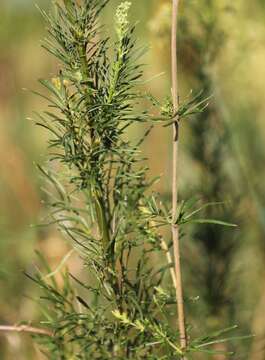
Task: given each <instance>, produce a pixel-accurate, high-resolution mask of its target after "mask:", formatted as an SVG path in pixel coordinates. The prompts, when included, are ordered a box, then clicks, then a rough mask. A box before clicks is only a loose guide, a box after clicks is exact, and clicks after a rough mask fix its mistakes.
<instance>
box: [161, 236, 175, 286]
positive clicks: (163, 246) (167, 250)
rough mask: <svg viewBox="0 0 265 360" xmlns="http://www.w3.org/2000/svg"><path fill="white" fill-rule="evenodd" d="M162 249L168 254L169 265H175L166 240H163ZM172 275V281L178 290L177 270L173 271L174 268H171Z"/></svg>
mask: <svg viewBox="0 0 265 360" xmlns="http://www.w3.org/2000/svg"><path fill="white" fill-rule="evenodd" d="M161 247H162V249H163V250H164V251H165V252H166V257H167V262H168V264H170V265H171V264H173V259H172V256H171V253H170V250H169V248H168V246H167V243H166V242H165V240H164V239H163V238H162V239H161ZM170 275H171V279H172V282H173V285H174V288H175V289H176V288H177V280H176V274H175V270H174V269H173V267H172V266H171V267H170Z"/></svg>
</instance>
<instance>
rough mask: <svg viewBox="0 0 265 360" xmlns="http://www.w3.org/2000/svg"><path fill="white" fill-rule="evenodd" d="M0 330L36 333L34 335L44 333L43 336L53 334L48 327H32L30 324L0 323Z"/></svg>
mask: <svg viewBox="0 0 265 360" xmlns="http://www.w3.org/2000/svg"><path fill="white" fill-rule="evenodd" d="M0 331H3V332H10V331H13V332H27V333H31V334H36V335H45V336H50V337H52V336H53V333H52V332H51V331H49V330H48V329H40V328H36V327H32V326H28V325H20V326H17V325H13V326H12V325H0Z"/></svg>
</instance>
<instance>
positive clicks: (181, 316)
mask: <svg viewBox="0 0 265 360" xmlns="http://www.w3.org/2000/svg"><path fill="white" fill-rule="evenodd" d="M178 10H179V0H172V34H171V64H172V98H173V107H174V113H175V114H177V112H178V109H179V101H178V74H177V70H178V66H177V64H178V63H177V25H178ZM178 143H179V118H178V116H176V118H175V123H174V124H173V163H172V219H173V223H172V238H173V248H174V259H175V275H176V300H177V310H178V329H179V335H180V345H181V348H182V350H183V351H185V350H186V349H187V343H188V342H187V335H186V326H185V311H184V300H183V289H182V276H181V264H180V246H179V227H178V224H174V222H175V221H176V217H177V204H178ZM183 359H184V358H183Z"/></svg>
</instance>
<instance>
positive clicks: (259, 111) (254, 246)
mask: <svg viewBox="0 0 265 360" xmlns="http://www.w3.org/2000/svg"><path fill="white" fill-rule="evenodd" d="M36 3H37V4H38V5H39V6H41V7H44V8H47V7H48V6H49V1H48V0H46V1H45V0H42V1H40V0H38V1H35V0H34V1H33V0H1V3H0V14H1V21H0V324H16V323H19V322H20V321H21V320H23V321H31V320H32V321H34V319H37V318H38V306H37V304H36V303H35V300H34V298H35V297H36V296H37V289H36V288H35V286H34V285H33V284H31V282H30V281H28V280H27V279H26V277H25V276H24V275H23V271H24V270H26V271H30V270H31V268H33V267H34V266H35V261H36V258H35V255H34V250H35V249H38V250H41V251H42V252H43V253H44V254H45V256H46V257H47V258H48V260H49V262H50V263H51V266H52V268H56V265H58V263H59V262H60V259H61V258H62V257H63V256H64V254H65V253H66V252H67V245H66V244H65V243H64V241H63V240H62V239H61V238H60V235H59V234H58V233H57V232H56V230H55V229H52V228H48V229H42V228H41V229H36V228H34V227H32V226H31V224H36V223H38V222H40V221H41V219H42V217H43V216H45V213H46V211H47V210H46V209H45V207H44V206H43V205H42V203H41V198H42V194H41V186H42V179H41V178H40V177H39V174H38V171H37V170H36V168H35V166H34V162H41V163H43V162H44V161H45V154H46V151H47V150H46V142H45V141H46V133H45V132H43V131H41V130H40V128H36V127H34V125H33V123H32V122H31V121H30V120H27V118H28V117H31V116H32V114H33V112H34V111H35V110H40V109H42V108H44V107H45V106H46V105H45V104H44V103H43V102H42V101H41V100H40V99H39V98H38V97H36V96H34V95H32V94H31V93H30V92H29V91H25V90H23V89H24V88H26V89H38V86H39V85H38V84H37V81H36V80H37V79H38V78H45V77H51V76H53V74H54V73H56V71H57V69H58V64H57V63H56V61H55V60H54V59H52V58H51V57H50V56H48V54H46V53H45V51H44V50H43V49H42V48H41V46H40V40H41V39H42V38H43V37H44V36H45V24H44V21H43V19H42V18H41V15H40V14H39V11H38V10H37V8H36V6H35V4H36ZM118 3H119V1H116V0H112V1H110V5H109V7H108V10H107V11H106V12H105V21H106V22H107V24H109V25H108V26H110V27H111V22H112V17H113V13H114V11H115V7H116V5H117V4H118ZM132 3H133V8H132V13H133V14H132V17H133V19H135V20H139V24H138V30H137V34H138V35H139V38H140V42H141V43H143V44H147V45H148V46H149V48H150V49H149V52H148V55H146V58H145V59H144V62H145V63H146V64H149V65H148V66H147V67H146V68H145V70H146V73H145V77H146V79H148V78H150V77H153V76H154V75H156V74H159V73H163V75H161V76H159V77H158V78H156V79H154V80H153V81H150V82H147V83H146V84H145V90H146V91H148V92H151V93H153V94H154V95H155V96H157V97H158V98H159V99H162V100H163V99H165V98H166V96H168V95H169V94H170V91H169V89H170V63H169V57H170V53H169V40H170V15H171V6H170V1H169V0H132ZM180 15H181V16H180V21H179V26H180V34H179V74H180V81H181V91H180V100H181V99H185V98H186V97H187V96H188V95H189V93H190V90H191V89H193V91H194V93H197V92H198V91H200V90H203V93H204V95H205V96H210V95H212V97H211V99H210V104H209V107H208V108H207V109H206V111H205V112H204V113H203V114H200V115H199V116H196V117H194V118H192V119H190V120H187V121H186V122H185V123H183V126H182V130H181V131H182V134H181V158H180V177H181V180H180V185H181V198H189V197H192V196H194V194H196V196H197V197H198V198H200V199H202V200H206V201H224V202H225V204H223V205H221V206H217V207H216V208H214V209H213V210H212V209H211V210H209V211H210V213H211V215H214V216H215V217H217V218H220V219H224V220H228V221H231V222H236V223H237V224H239V226H238V228H237V229H236V230H229V229H228V230H227V229H223V228H221V227H211V226H204V225H203V226H201V227H197V226H196V227H194V228H192V229H190V230H189V231H188V233H187V234H186V236H185V237H184V238H183V241H182V244H183V246H182V249H183V266H184V270H185V274H184V277H185V284H186V285H185V289H186V290H185V291H186V304H187V311H188V314H189V315H188V323H189V324H192V326H193V329H194V331H195V332H198V333H201V332H203V331H204V330H205V329H206V328H210V329H211V328H212V329H216V328H222V327H223V326H230V325H233V324H238V326H239V333H240V334H250V333H254V334H255V335H256V336H255V337H254V338H253V339H249V340H245V341H238V342H235V343H234V345H233V346H232V350H236V351H237V355H236V356H235V358H236V359H237V360H238V359H253V360H263V359H265V189H264V180H265V166H264V165H265V128H264V113H265V101H264V93H265V46H264V44H265V2H264V0H253V1H251V2H250V3H249V2H246V1H244V0H237V1H234V2H233V3H232V4H231V2H229V1H225V0H186V1H183V2H182V4H181V14H180ZM139 131H140V130H139ZM170 139H171V135H170V131H169V130H165V129H163V131H162V128H161V127H159V126H158V128H157V129H155V130H154V131H153V132H152V133H151V135H150V136H149V138H148V140H147V143H146V145H145V148H144V151H145V152H146V154H147V155H148V156H149V159H150V172H151V173H152V174H156V175H162V176H163V175H164V177H162V179H161V182H160V184H159V185H157V189H158V190H159V191H160V192H161V193H163V194H165V196H167V195H169V189H170V164H171V162H170V161H171V159H170V156H171V155H170V149H171V144H170ZM68 265H69V267H70V269H71V270H72V271H75V272H76V273H78V272H79V271H80V262H79V260H78V258H75V257H73V258H71V259H70V260H69V264H68ZM221 349H227V348H226V346H223V347H221ZM0 358H1V359H3V360H9V359H19V360H24V359H25V360H31V359H34V360H35V359H41V354H40V353H39V351H38V349H36V348H35V346H34V344H33V343H32V341H31V339H30V337H29V336H27V335H21V334H15V333H8V334H0ZM198 358H199V357H198ZM204 358H205V357H204ZM215 358H216V359H225V358H226V357H223V356H215Z"/></svg>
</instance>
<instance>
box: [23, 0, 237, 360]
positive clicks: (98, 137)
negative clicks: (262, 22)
mask: <svg viewBox="0 0 265 360" xmlns="http://www.w3.org/2000/svg"><path fill="white" fill-rule="evenodd" d="M107 2H108V1H104V0H83V1H80V4H79V2H76V1H70V0H68V1H67V0H65V1H64V5H60V3H55V5H54V11H53V13H52V14H47V13H46V12H43V11H42V14H43V16H44V17H45V19H46V21H47V23H48V32H49V38H48V39H46V40H45V42H44V44H43V46H44V48H45V49H46V50H48V51H49V52H50V53H51V54H53V55H54V56H55V57H57V58H58V60H59V61H60V63H61V69H60V70H59V72H58V75H57V76H55V77H54V78H52V79H51V80H40V83H41V84H42V85H43V86H44V88H45V89H46V90H48V92H49V96H46V95H42V96H44V98H45V99H46V100H47V101H48V103H49V107H50V108H51V110H50V109H49V111H44V112H43V113H40V114H38V121H37V124H38V125H40V126H42V127H44V128H45V129H47V130H48V131H49V132H50V134H51V137H50V140H49V148H50V155H49V156H50V165H49V167H48V169H45V168H43V167H39V169H40V171H41V172H42V174H43V176H44V177H45V178H46V180H47V193H48V195H49V202H50V206H51V212H50V218H49V221H48V223H49V224H56V225H57V227H58V228H59V229H60V230H61V232H62V233H63V234H64V236H65V237H67V238H69V239H70V240H71V242H72V244H73V248H74V249H75V251H77V252H79V253H80V255H81V257H82V260H83V264H84V267H86V268H87V269H88V271H89V276H88V278H89V281H88V283H87V282H83V281H81V280H80V279H77V278H76V277H74V276H73V275H71V274H69V273H68V272H66V273H64V274H63V283H64V285H63V288H62V287H61V286H59V285H58V284H57V282H56V280H55V278H54V273H53V272H52V271H51V270H50V269H49V267H48V265H47V264H45V262H44V260H43V259H42V258H41V259H40V261H41V262H42V263H43V265H44V268H45V271H46V274H45V273H42V272H39V273H38V274H37V275H35V276H34V277H33V276H30V277H31V278H32V279H33V280H34V281H35V282H37V284H38V285H39V286H40V287H41V289H42V291H43V295H42V297H41V305H42V308H43V315H44V320H43V321H42V325H43V326H45V327H46V328H48V329H50V330H51V331H52V333H53V336H52V337H41V338H39V339H38V341H39V342H40V343H41V344H42V349H43V351H44V353H45V354H46V355H47V357H48V358H49V359H51V360H52V359H56V360H57V359H67V360H68V359H102V360H103V359H111V358H114V359H125V358H126V359H157V360H158V359H176V358H182V357H183V355H184V354H183V351H182V350H181V348H180V345H179V340H178V332H177V331H176V329H175V328H174V326H172V321H171V319H172V317H175V316H176V311H175V308H176V304H175V298H174V294H175V292H174V289H173V288H172V286H171V285H170V284H168V281H167V279H168V274H169V270H170V268H171V267H172V266H173V264H172V263H167V262H166V258H167V257H166V250H165V247H164V246H162V240H163V239H162V235H161V233H160V231H159V229H160V227H161V226H168V227H170V226H171V225H172V223H178V224H179V225H180V226H182V225H184V224H186V223H188V222H196V223H211V224H219V225H228V226H233V224H229V223H226V222H222V221H218V220H213V219H202V218H197V215H198V213H199V212H200V211H201V210H202V209H203V208H205V207H207V206H210V205H211V204H207V205H204V206H202V207H198V208H194V204H193V203H192V202H189V203H186V202H185V203H183V204H181V205H180V207H179V212H178V216H177V218H176V219H173V218H172V214H171V211H170V210H169V206H168V204H164V203H163V202H162V200H161V199H160V197H159V195H158V194H154V193H152V190H151V187H152V185H153V183H154V182H155V181H156V179H151V180H150V179H148V178H147V170H148V168H147V166H146V164H145V159H143V157H142V156H141V152H140V145H141V143H142V141H143V140H144V138H145V137H146V136H147V135H148V133H149V131H147V132H146V134H144V136H143V138H141V139H139V142H138V143H136V144H134V143H132V142H131V141H130V140H129V139H128V135H127V131H128V128H129V127H130V126H131V125H133V124H135V123H145V122H148V121H149V122H156V121H157V120H158V119H157V118H156V117H155V116H153V115H152V114H151V112H150V113H149V112H147V111H139V110H138V109H139V104H140V103H141V102H142V101H143V100H146V98H149V99H150V96H147V97H146V95H143V94H141V93H140V92H139V91H138V90H137V85H138V84H139V82H140V80H141V76H142V69H141V66H140V65H139V63H138V59H139V57H140V56H141V53H142V49H140V48H137V46H136V41H135V39H134V27H130V26H129V22H128V19H127V16H128V15H127V13H128V9H129V6H130V3H128V2H125V3H122V4H121V5H120V6H119V7H118V9H117V12H116V16H115V28H116V33H117V40H116V42H114V44H112V43H111V41H110V40H109V38H108V36H107V35H106V33H105V31H104V28H103V27H102V26H101V25H100V20H99V16H100V13H101V12H102V10H103V9H104V7H105V6H106V5H107ZM153 100H154V101H153V105H159V107H161V106H160V103H159V102H158V101H156V100H155V99H153ZM207 101H208V99H207V100H201V99H199V98H198V96H195V98H192V99H191V100H187V102H185V104H184V105H183V106H181V107H180V110H179V113H178V116H179V118H180V119H182V118H184V117H186V116H188V115H191V114H193V113H194V112H201V111H202V110H203V109H204V108H205V105H206V102H207ZM153 105H152V106H153ZM151 108H152V107H151ZM161 114H162V115H161V117H160V118H159V120H160V121H162V122H165V124H166V125H168V124H170V123H172V118H173V117H174V116H175V115H176V114H173V113H172V106H171V104H170V103H167V104H166V105H165V106H164V107H162V110H161ZM168 247H169V248H170V243H169V245H168ZM158 257H159V258H160V259H163V258H164V259H165V260H164V263H162V265H156V266H155V262H154V261H155V259H157V258H158ZM63 262H64V260H63ZM47 273H48V274H47ZM78 289H79V290H78ZM222 334H223V332H218V333H215V334H213V335H209V336H206V337H202V338H200V339H195V340H192V341H191V342H190V346H189V347H188V349H187V354H191V355H192V353H193V352H196V351H199V352H201V351H203V352H206V353H207V352H212V353H215V352H214V350H209V347H211V346H212V345H213V344H215V343H217V342H218V341H221V342H222V341H227V339H220V337H221V336H222Z"/></svg>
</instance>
